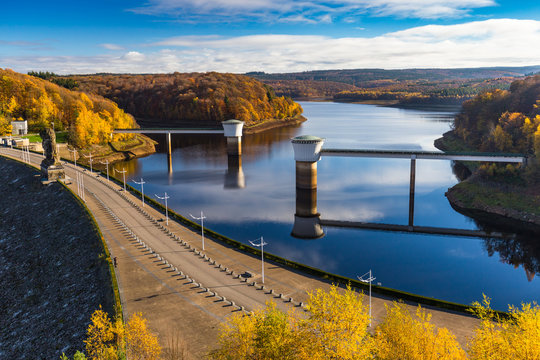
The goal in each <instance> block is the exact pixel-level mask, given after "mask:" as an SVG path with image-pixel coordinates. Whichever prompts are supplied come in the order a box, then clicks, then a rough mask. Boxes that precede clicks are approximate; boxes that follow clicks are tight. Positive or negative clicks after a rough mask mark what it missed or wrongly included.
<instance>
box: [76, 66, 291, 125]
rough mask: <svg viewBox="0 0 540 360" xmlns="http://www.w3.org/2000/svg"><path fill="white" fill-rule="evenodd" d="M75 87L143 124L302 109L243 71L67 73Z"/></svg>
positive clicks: (270, 119) (251, 120) (258, 121)
mask: <svg viewBox="0 0 540 360" xmlns="http://www.w3.org/2000/svg"><path fill="white" fill-rule="evenodd" d="M70 78H71V79H73V80H75V81H76V82H77V83H78V84H79V89H80V90H83V91H85V92H92V93H96V94H99V95H102V96H104V97H107V98H109V99H111V100H113V101H115V102H117V103H118V105H119V106H120V107H121V108H123V109H124V110H125V111H127V112H129V113H130V114H133V115H134V116H135V117H136V118H137V122H138V123H139V124H141V125H144V126H205V127H206V126H220V125H221V121H223V120H228V119H238V120H243V121H245V123H246V124H245V125H246V126H247V127H250V126H256V125H264V124H267V123H275V124H280V123H287V121H288V120H290V119H298V118H300V117H301V114H302V108H301V107H300V105H298V104H297V103H295V102H294V101H292V100H291V99H290V98H288V97H278V96H276V95H275V93H274V90H273V89H272V88H271V87H270V86H268V85H265V84H263V83H261V82H260V81H258V80H256V79H253V78H251V77H248V76H244V75H235V74H223V73H216V72H210V73H173V74H148V75H85V76H70Z"/></svg>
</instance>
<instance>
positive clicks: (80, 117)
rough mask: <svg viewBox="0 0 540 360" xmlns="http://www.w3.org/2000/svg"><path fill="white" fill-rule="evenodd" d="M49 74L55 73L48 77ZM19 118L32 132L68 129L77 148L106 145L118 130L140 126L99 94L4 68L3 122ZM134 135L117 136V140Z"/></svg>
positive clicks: (0, 83)
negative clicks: (114, 131) (113, 131)
mask: <svg viewBox="0 0 540 360" xmlns="http://www.w3.org/2000/svg"><path fill="white" fill-rule="evenodd" d="M49 75H50V76H53V75H54V74H53V75H51V74H46V73H45V75H44V76H49ZM15 118H22V119H24V120H27V121H28V127H29V129H30V130H31V131H38V130H40V129H42V128H45V127H52V126H53V124H54V127H55V129H56V130H68V134H69V136H68V141H69V142H70V143H71V144H72V145H74V146H76V147H86V146H88V145H92V144H103V143H106V142H107V141H110V140H111V138H110V134H111V132H112V129H115V128H134V127H137V124H136V123H135V120H134V119H133V117H132V116H131V115H129V114H127V113H125V112H124V111H123V110H121V109H120V108H118V105H116V104H115V103H113V102H112V101H110V100H106V99H104V98H103V97H101V96H99V95H94V94H85V93H82V92H78V91H70V90H67V89H65V88H62V87H60V86H58V85H55V84H53V83H51V82H49V81H46V80H43V79H41V78H38V77H34V76H29V75H23V74H19V73H17V72H14V71H12V70H3V69H0V121H2V123H3V122H5V121H11V119H15ZM5 119H7V120H5ZM0 126H1V125H0ZM132 136H133V135H131V134H116V135H115V139H116V140H123V139H128V138H130V137H132Z"/></svg>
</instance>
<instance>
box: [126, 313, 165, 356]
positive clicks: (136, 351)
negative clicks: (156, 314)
mask: <svg viewBox="0 0 540 360" xmlns="http://www.w3.org/2000/svg"><path fill="white" fill-rule="evenodd" d="M125 335H126V349H127V356H128V358H129V359H134V360H157V359H159V356H160V354H161V347H160V346H159V342H158V338H157V337H156V336H155V335H154V334H152V332H151V331H150V329H148V325H147V320H146V319H145V318H143V316H142V314H141V313H135V314H133V316H132V317H131V318H130V320H129V321H128V323H127V324H126V327H125Z"/></svg>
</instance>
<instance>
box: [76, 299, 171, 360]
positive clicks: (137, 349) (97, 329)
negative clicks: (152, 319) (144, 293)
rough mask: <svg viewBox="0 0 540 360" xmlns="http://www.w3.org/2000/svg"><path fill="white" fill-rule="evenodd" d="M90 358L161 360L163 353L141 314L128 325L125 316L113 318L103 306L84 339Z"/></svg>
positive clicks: (96, 312) (92, 319) (91, 359)
mask: <svg viewBox="0 0 540 360" xmlns="http://www.w3.org/2000/svg"><path fill="white" fill-rule="evenodd" d="M84 343H85V346H86V356H87V357H88V359H89V360H118V359H124V358H125V357H126V355H127V357H128V358H129V359H136V360H157V359H159V356H160V354H161V347H160V346H159V343H158V339H157V337H156V336H155V335H154V334H152V333H151V331H150V330H149V329H148V326H147V321H146V319H144V318H143V317H142V315H141V314H140V313H136V314H134V315H133V316H132V317H131V318H130V320H129V321H128V322H127V324H125V325H124V323H123V322H122V319H120V318H115V319H114V320H111V319H110V318H109V316H108V315H107V313H106V312H105V311H103V310H102V309H101V308H100V309H98V310H96V311H94V313H93V314H92V317H91V319H90V325H89V326H88V329H87V338H86V340H84Z"/></svg>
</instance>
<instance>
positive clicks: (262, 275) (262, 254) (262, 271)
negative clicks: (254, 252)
mask: <svg viewBox="0 0 540 360" xmlns="http://www.w3.org/2000/svg"><path fill="white" fill-rule="evenodd" d="M249 243H250V244H251V245H253V246H256V247H260V248H261V277H262V282H263V284H264V245H268V244H267V243H265V242H264V239H263V237H262V236H261V237H260V242H259V243H258V244H257V243H256V242H255V241H251V240H249Z"/></svg>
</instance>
